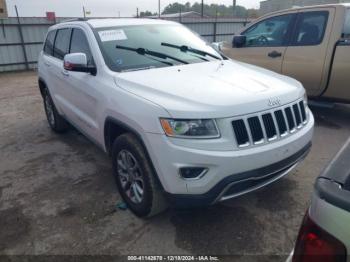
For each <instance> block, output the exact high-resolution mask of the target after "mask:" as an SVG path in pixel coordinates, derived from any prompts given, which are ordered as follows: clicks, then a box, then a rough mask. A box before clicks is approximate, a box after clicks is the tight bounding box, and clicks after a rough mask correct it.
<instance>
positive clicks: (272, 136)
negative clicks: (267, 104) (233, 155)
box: [232, 101, 307, 147]
mask: <svg viewBox="0 0 350 262" xmlns="http://www.w3.org/2000/svg"><path fill="white" fill-rule="evenodd" d="M306 123H307V116H306V109H305V105H304V101H299V102H297V103H293V104H291V105H287V106H284V107H281V108H277V109H274V110H270V111H267V112H262V113H259V114H252V115H248V116H246V117H241V118H239V119H236V120H233V121H232V127H233V130H234V135H235V138H236V142H237V145H238V147H248V146H256V145H260V144H264V143H270V142H272V141H274V140H278V139H282V138H283V137H285V136H288V135H291V134H292V133H294V132H296V131H298V130H299V129H301V128H302V127H303V126H304V125H305V124H306Z"/></svg>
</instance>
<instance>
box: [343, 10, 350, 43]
mask: <svg viewBox="0 0 350 262" xmlns="http://www.w3.org/2000/svg"><path fill="white" fill-rule="evenodd" d="M343 38H349V39H350V9H348V10H347V11H346V17H345V24H344V32H343Z"/></svg>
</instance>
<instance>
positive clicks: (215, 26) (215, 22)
mask: <svg viewBox="0 0 350 262" xmlns="http://www.w3.org/2000/svg"><path fill="white" fill-rule="evenodd" d="M217 22H218V11H217V10H216V14H215V21H214V41H213V42H216V34H217V25H218V23H217Z"/></svg>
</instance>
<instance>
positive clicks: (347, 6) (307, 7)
mask: <svg viewBox="0 0 350 262" xmlns="http://www.w3.org/2000/svg"><path fill="white" fill-rule="evenodd" d="M265 2H266V1H265ZM321 7H337V8H341V7H346V8H350V3H339V4H324V5H306V6H295V7H292V8H287V9H282V10H278V11H274V12H271V13H267V14H264V15H263V16H261V17H259V18H258V19H259V20H261V18H264V17H266V16H271V15H274V14H279V13H286V12H290V11H295V10H297V11H298V10H303V9H309V8H321Z"/></svg>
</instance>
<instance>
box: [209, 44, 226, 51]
mask: <svg viewBox="0 0 350 262" xmlns="http://www.w3.org/2000/svg"><path fill="white" fill-rule="evenodd" d="M223 45H224V42H214V43H211V47H212V48H214V49H215V50H216V51H218V52H221V51H222V46H223Z"/></svg>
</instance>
